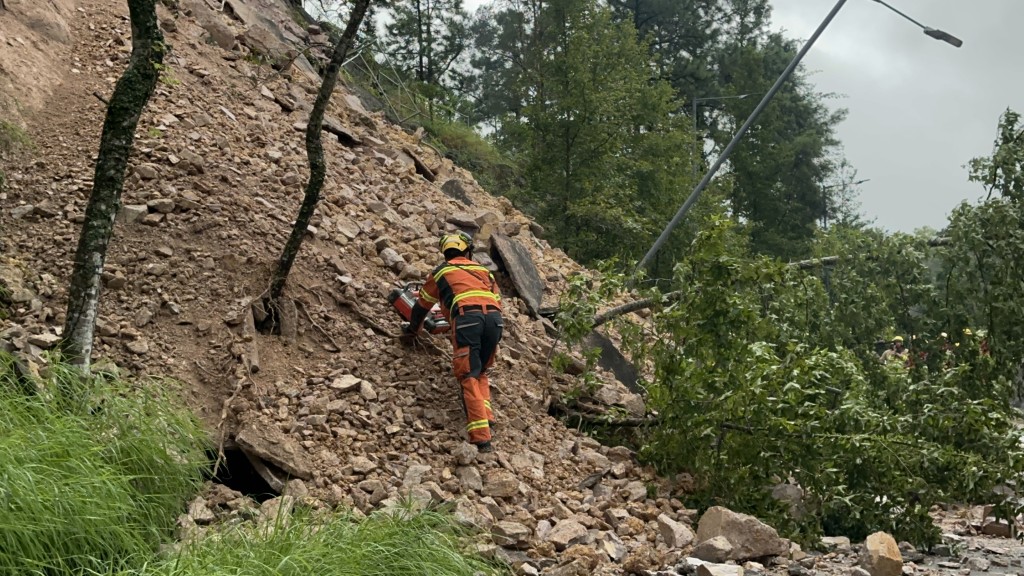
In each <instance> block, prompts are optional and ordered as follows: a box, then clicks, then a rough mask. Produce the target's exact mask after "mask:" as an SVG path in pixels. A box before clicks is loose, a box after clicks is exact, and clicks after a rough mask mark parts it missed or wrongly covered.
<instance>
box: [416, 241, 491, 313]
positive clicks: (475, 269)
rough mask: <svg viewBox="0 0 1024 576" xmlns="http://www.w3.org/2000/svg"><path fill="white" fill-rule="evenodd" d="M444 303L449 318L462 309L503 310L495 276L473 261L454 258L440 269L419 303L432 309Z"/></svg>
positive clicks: (425, 285)
mask: <svg viewBox="0 0 1024 576" xmlns="http://www.w3.org/2000/svg"><path fill="white" fill-rule="evenodd" d="M438 303H440V304H441V311H442V312H443V313H444V316H445V318H447V319H448V320H449V321H450V320H451V316H452V310H453V309H455V308H458V307H460V306H470V305H478V306H490V307H493V308H497V309H498V310H500V309H501V295H500V293H499V291H498V283H497V282H495V281H494V275H493V274H491V272H490V271H489V270H488V269H487V268H484V267H483V266H481V265H479V264H477V263H476V262H473V261H472V260H470V259H469V258H462V257H458V258H452V259H451V260H448V261H447V262H445V263H444V264H442V265H440V266H438V267H437V268H435V269H434V271H433V272H431V273H430V276H428V277H427V281H426V282H425V283H424V284H423V287H422V288H420V298H419V301H418V304H419V305H420V306H421V307H423V308H425V309H427V310H429V309H430V308H431V307H433V306H434V304H438Z"/></svg>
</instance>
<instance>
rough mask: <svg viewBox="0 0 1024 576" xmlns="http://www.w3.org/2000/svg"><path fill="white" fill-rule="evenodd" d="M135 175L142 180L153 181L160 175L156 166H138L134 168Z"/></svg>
mask: <svg viewBox="0 0 1024 576" xmlns="http://www.w3.org/2000/svg"><path fill="white" fill-rule="evenodd" d="M135 173H136V174H138V175H139V178H142V179H143V180H155V179H156V178H157V176H159V175H160V169H159V168H157V166H156V164H140V165H138V166H136V167H135Z"/></svg>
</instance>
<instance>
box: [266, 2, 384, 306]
mask: <svg viewBox="0 0 1024 576" xmlns="http://www.w3.org/2000/svg"><path fill="white" fill-rule="evenodd" d="M369 7H370V0H356V3H355V6H353V7H352V13H351V15H350V16H349V19H348V25H347V26H345V32H344V33H343V34H342V35H341V38H340V39H338V43H337V44H335V46H334V53H333V54H332V55H331V63H330V64H328V66H327V71H326V73H325V74H324V81H323V83H322V84H321V85H320V92H319V93H318V94H317V95H316V102H315V103H314V104H313V110H312V111H310V113H309V124H308V125H306V157H307V158H309V182H308V183H307V184H306V195H305V197H304V198H303V199H302V206H301V207H299V215H298V217H297V218H296V219H295V226H294V227H293V228H292V233H291V235H290V236H289V237H288V242H286V243H285V245H284V250H283V251H282V252H281V258H280V259H279V260H278V263H277V270H275V271H274V275H273V277H272V278H271V280H270V300H271V301H275V300H277V299H278V298H280V297H281V292H283V291H284V284H285V282H287V281H288V273H289V272H291V270H292V265H293V264H294V263H295V257H296V256H297V255H298V253H299V248H301V247H302V239H303V238H304V237H305V235H306V228H307V227H308V226H309V220H310V218H312V217H313V212H314V211H315V210H316V205H317V203H318V202H319V201H320V190H321V189H322V188H323V187H324V177H325V175H326V173H327V166H326V164H325V163H324V147H323V141H322V140H321V138H320V135H321V132H322V131H323V123H324V112H325V111H326V110H327V104H328V102H330V101H331V94H332V93H333V92H334V85H335V84H337V83H338V72H340V71H341V65H342V64H344V63H345V57H346V56H347V54H348V50H349V48H351V47H352V43H353V41H354V40H355V37H356V33H357V32H358V31H359V26H360V25H361V24H362V22H363V17H364V16H366V11H367V9H368V8H369Z"/></svg>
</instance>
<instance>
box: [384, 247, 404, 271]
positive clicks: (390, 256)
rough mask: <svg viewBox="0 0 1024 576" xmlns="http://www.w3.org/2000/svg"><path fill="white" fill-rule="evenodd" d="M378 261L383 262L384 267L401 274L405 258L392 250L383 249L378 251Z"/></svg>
mask: <svg viewBox="0 0 1024 576" xmlns="http://www.w3.org/2000/svg"><path fill="white" fill-rule="evenodd" d="M380 259H381V260H383V261H384V265H385V266H387V267H388V268H390V269H391V270H392V271H394V272H401V271H402V269H403V268H405V265H406V261H405V258H402V256H401V255H400V254H399V253H398V252H395V249H394V248H385V249H383V250H381V251H380Z"/></svg>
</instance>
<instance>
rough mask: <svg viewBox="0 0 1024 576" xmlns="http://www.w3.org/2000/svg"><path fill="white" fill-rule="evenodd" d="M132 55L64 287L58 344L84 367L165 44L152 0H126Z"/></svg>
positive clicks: (112, 107) (113, 104) (117, 90)
mask: <svg viewBox="0 0 1024 576" xmlns="http://www.w3.org/2000/svg"><path fill="white" fill-rule="evenodd" d="M128 15H129V19H130V20H131V27H132V54H131V57H130V59H129V61H128V67H127V68H126V69H125V71H124V73H123V74H122V75H121V78H119V79H118V81H117V84H116V85H115V86H114V93H113V95H112V96H111V97H110V104H109V105H108V106H107V115H106V118H105V119H104V121H103V132H102V134H101V135H100V149H99V153H98V155H97V157H96V172H95V175H94V176H93V187H92V193H91V194H90V195H89V202H88V204H87V205H86V207H85V222H84V223H83V224H82V232H81V234H80V235H79V237H78V248H77V249H76V251H75V263H74V267H73V268H72V270H71V285H70V287H69V288H68V308H67V317H66V320H65V323H64V340H63V342H62V344H61V347H62V349H63V351H64V353H65V354H67V355H68V357H69V358H70V359H71V360H72V361H73V362H74V363H76V364H78V365H80V366H82V367H83V369H84V370H86V371H87V370H88V369H89V361H90V356H91V354H92V341H93V333H94V331H95V329H96V317H97V311H98V309H99V300H100V288H101V282H100V277H101V274H102V272H103V264H104V263H105V262H106V259H107V246H108V244H109V243H110V237H111V235H112V234H113V231H114V218H115V217H116V216H117V213H118V210H119V209H120V206H121V192H122V190H123V189H124V173H125V170H126V169H127V167H128V156H129V155H130V154H131V150H132V144H133V142H134V140H135V128H136V126H138V124H139V117H140V116H141V115H142V111H143V109H145V107H146V104H147V103H148V102H149V98H150V96H152V94H153V90H154V89H155V88H156V83H157V78H158V77H159V75H160V66H161V64H162V62H163V58H164V53H165V51H166V46H165V45H164V43H163V34H162V33H161V32H160V26H159V24H158V23H157V18H156V2H155V0H128Z"/></svg>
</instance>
